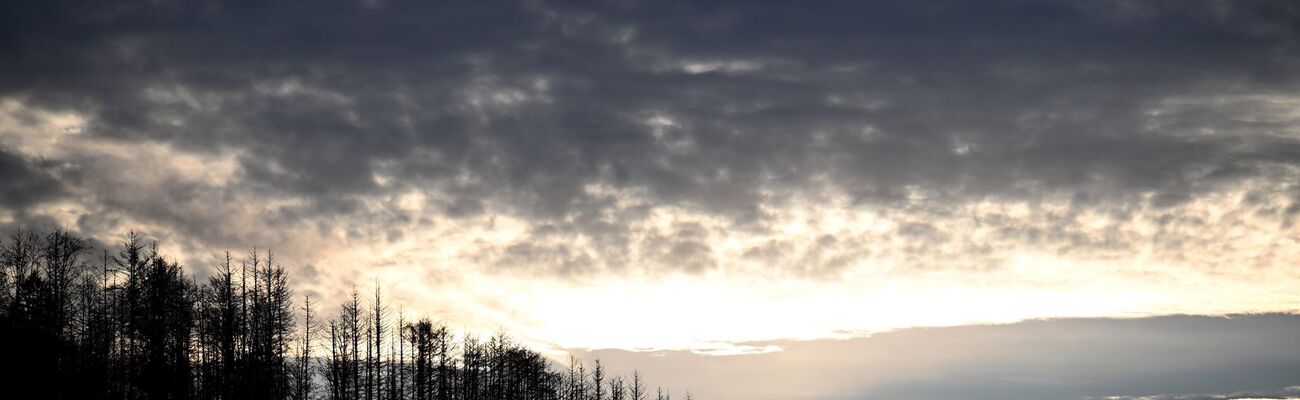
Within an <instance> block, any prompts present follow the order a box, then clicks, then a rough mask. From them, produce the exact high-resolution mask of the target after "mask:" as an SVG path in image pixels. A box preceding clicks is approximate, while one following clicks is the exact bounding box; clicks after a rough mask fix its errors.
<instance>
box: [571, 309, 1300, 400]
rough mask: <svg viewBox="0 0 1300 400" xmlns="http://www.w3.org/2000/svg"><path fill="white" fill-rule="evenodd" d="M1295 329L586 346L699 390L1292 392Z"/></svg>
mask: <svg viewBox="0 0 1300 400" xmlns="http://www.w3.org/2000/svg"><path fill="white" fill-rule="evenodd" d="M1298 333H1300V317H1297V316H1295V315H1279V314H1269V315H1236V316H1231V317H1230V318H1222V317H1191V316H1171V317H1158V318H1138V319H1069V320H1049V321H1030V322H1023V323H1018V324H1011V325H997V326H968V327H956V328H931V329H908V330H901V331H896V332H891V333H885V334H878V335H874V336H872V337H867V338H858V339H851V340H816V341H802V342H800V341H780V342H772V343H751V345H756V346H764V345H777V346H780V347H781V348H782V349H783V350H782V351H779V352H774V353H767V354H757V355H736V356H724V357H717V356H706V355H700V354H693V353H689V352H655V353H636V352H627V351H622V350H597V351H593V352H590V353H586V354H584V357H586V358H588V359H591V358H593V357H599V358H600V359H601V360H602V361H603V362H604V363H605V364H606V365H614V366H626V365H636V366H637V368H639V369H640V372H641V373H642V374H645V375H646V376H652V377H658V378H659V379H662V380H665V381H663V384H664V385H665V386H666V387H673V388H677V389H678V390H683V389H691V390H693V391H694V392H695V394H696V395H697V396H699V397H701V398H726V399H741V398H743V399H799V398H803V399H866V398H872V399H899V400H903V399H954V398H961V399H1044V400H1047V399H1125V400H1129V399H1153V400H1154V399H1232V398H1250V397H1254V398H1291V397H1295V396H1297V395H1300V393H1298V392H1297V390H1300V388H1297V387H1295V386H1296V383H1297V382H1300V372H1297V371H1300V351H1297V350H1300V341H1297V339H1296V338H1297V337H1300V336H1298V335H1297V334H1298ZM613 372H614V373H616V374H623V373H630V371H621V370H620V371H613ZM677 395H680V392H679V393H674V396H677Z"/></svg>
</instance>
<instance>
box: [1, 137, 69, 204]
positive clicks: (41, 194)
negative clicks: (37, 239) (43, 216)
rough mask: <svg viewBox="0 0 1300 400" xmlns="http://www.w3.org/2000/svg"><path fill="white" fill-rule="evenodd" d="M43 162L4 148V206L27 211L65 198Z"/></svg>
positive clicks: (2, 201) (2, 183)
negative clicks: (32, 207)
mask: <svg viewBox="0 0 1300 400" xmlns="http://www.w3.org/2000/svg"><path fill="white" fill-rule="evenodd" d="M40 164H41V163H39V162H32V161H30V160H27V159H25V158H24V157H22V156H20V155H17V154H13V153H11V152H9V151H7V149H5V148H4V147H0V192H3V193H4V194H5V195H4V196H3V197H0V206H3V207H5V208H13V209H23V208H26V207H27V206H30V205H33V204H37V203H40V202H41V201H42V200H46V199H49V198H53V197H58V196H59V195H61V194H62V192H63V188H62V185H61V184H60V183H59V181H58V180H57V179H55V178H54V177H52V176H50V174H49V173H48V172H46V169H47V168H49V167H50V166H42V165H40Z"/></svg>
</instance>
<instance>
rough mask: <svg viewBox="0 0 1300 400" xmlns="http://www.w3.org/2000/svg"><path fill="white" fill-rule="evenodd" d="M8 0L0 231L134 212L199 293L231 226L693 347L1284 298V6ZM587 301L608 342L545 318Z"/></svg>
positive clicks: (1298, 166) (336, 284)
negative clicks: (200, 279) (664, 324)
mask: <svg viewBox="0 0 1300 400" xmlns="http://www.w3.org/2000/svg"><path fill="white" fill-rule="evenodd" d="M9 14H10V15H11V17H10V18H8V19H9V20H10V22H12V23H9V24H6V25H7V26H6V27H4V28H0V29H3V32H0V51H2V52H3V54H5V56H6V57H5V58H6V62H4V63H0V176H3V177H4V180H3V182H0V189H3V192H4V194H5V195H4V197H3V198H0V207H3V208H0V223H3V224H5V225H6V226H8V227H10V228H13V227H17V226H28V227H48V226H56V225H63V226H68V227H70V228H73V229H74V230H76V231H78V232H81V233H83V234H86V235H89V236H91V237H94V238H95V239H98V240H100V241H101V242H103V243H112V242H114V241H116V240H117V238H119V237H120V235H121V234H123V233H124V232H125V231H126V230H127V229H132V228H135V229H139V230H143V231H145V232H147V233H148V234H149V235H151V236H153V237H156V238H159V239H161V240H162V241H163V243H164V245H165V246H166V248H168V249H170V250H172V251H171V252H172V254H177V255H178V257H181V258H182V260H183V261H185V263H186V264H187V265H189V266H190V267H191V268H193V269H194V270H195V271H196V272H197V273H199V274H203V273H205V271H206V269H207V268H208V267H209V266H210V265H212V256H213V255H214V254H216V253H218V252H219V251H221V250H225V249H235V250H239V249H244V248H248V247H251V246H252V245H254V244H256V245H259V246H263V247H272V248H274V249H277V250H278V251H280V253H281V254H282V255H283V256H284V257H283V258H282V259H284V260H286V261H287V263H288V264H289V266H290V267H291V268H292V269H293V270H294V271H295V272H294V274H295V276H296V277H297V278H298V281H299V282H300V287H301V288H300V290H304V291H312V292H323V293H327V294H338V293H342V292H344V291H346V290H348V287H349V286H350V285H354V284H361V283H364V282H369V281H370V280H371V279H373V278H379V279H382V280H384V281H389V282H396V283H395V284H394V286H396V289H395V293H394V295H395V296H398V297H399V298H400V299H401V300H403V301H405V302H406V303H408V304H411V305H412V307H416V308H421V309H424V310H427V311H431V312H434V313H436V314H438V315H440V316H443V317H445V318H448V319H450V320H452V321H454V322H457V323H460V324H463V325H465V326H468V327H475V328H478V329H492V328H494V327H497V326H504V327H507V328H509V329H512V330H515V331H517V332H520V333H521V334H524V335H526V336H530V337H532V338H533V339H535V340H539V341H547V342H554V343H557V344H559V345H562V346H566V347H575V346H576V347H583V346H587V347H623V348H695V349H700V350H701V351H709V349H714V348H717V347H718V346H721V348H730V347H727V346H734V344H732V343H735V342H737V341H743V340H769V339H781V338H818V337H840V336H845V335H848V336H852V335H856V334H861V333H864V332H872V331H880V330H887V329H894V328H900V327H907V326H918V325H924V326H929V325H953V324H962V323H970V322H981V321H994V322H1010V321H1015V320H1018V319H1023V318H1036V317H1056V316H1115V315H1149V314H1161V313H1174V312H1185V313H1211V314H1213V313H1228V312H1242V311H1294V310H1296V309H1297V305H1300V297H1298V296H1297V295H1296V294H1294V293H1295V290H1294V289H1295V288H1296V287H1297V284H1298V283H1300V281H1298V280H1300V278H1298V277H1297V276H1296V275H1295V274H1294V273H1293V272H1292V269H1293V268H1292V264H1293V263H1294V260H1296V259H1297V257H1300V243H1297V241H1296V240H1297V237H1298V236H1297V228H1296V227H1295V222H1296V216H1297V214H1300V187H1298V186H1297V183H1296V182H1300V124H1298V123H1297V119H1298V118H1300V96H1297V95H1295V93H1300V91H1297V89H1300V88H1298V87H1297V86H1300V85H1298V84H1300V81H1298V78H1300V75H1298V74H1296V73H1295V72H1294V71H1297V70H1300V47H1298V46H1300V43H1298V42H1297V39H1296V38H1297V37H1300V34H1297V32H1296V29H1297V26H1300V25H1297V24H1296V23H1295V22H1296V21H1297V20H1298V18H1300V7H1297V6H1296V5H1294V4H1291V3H1288V2H1282V1H1277V2H1271V1H1258V2H1240V3H1224V2H1211V1H1206V2H1178V3H1157V2H1127V1H1115V2H1097V3H1091V4H1084V5H1080V4H1075V3H1072V2H1051V1H1048V2H1017V1H995V2H980V3H972V2H937V3H929V4H925V5H918V4H913V3H912V2H879V3H872V4H869V5H868V4H859V3H855V2H846V3H837V4H821V5H816V6H807V5H795V4H790V3H786V2H771V3H763V2H738V3H729V2H655V3H644V4H643V3H640V2H635V1H629V2H605V3H599V4H590V5H581V6H575V5H567V4H553V3H548V2H542V1H523V2H491V3H484V2H437V3H436V4H426V2H405V1H382V0H376V1H360V2H355V1H348V2H342V1H329V2H319V3H312V4H304V3H294V2H268V3H260V4H249V3H243V2H217V1H213V2H199V3H194V2H168V1H161V2H159V1H151V2H113V3H112V4H108V3H105V4H98V3H94V4H83V3H81V2H60V1H51V2H41V3H39V4H26V5H20V6H14V7H13V9H12V10H11V12H9ZM597 296H600V297H599V298H602V299H608V300H607V301H596V300H594V299H596V298H597ZM593 302H595V303H600V304H596V305H593V306H592V308H593V309H594V310H597V311H599V312H601V313H604V314H605V315H610V316H611V317H609V318H612V319H613V321H616V322H618V323H617V324H609V325H611V326H610V327H608V330H602V329H596V328H594V327H587V325H592V324H594V325H600V324H599V323H598V322H599V319H592V318H582V319H579V318H571V319H573V320H570V319H566V317H565V316H564V315H566V314H572V312H571V310H570V309H568V308H565V307H564V305H566V304H568V305H570V307H577V308H580V305H581V304H588V303H593ZM896 304H906V306H905V307H896V306H893V305H896ZM843 305H848V306H851V307H853V308H851V310H856V312H845V311H843V310H842V309H841V308H840V307H842V306H843ZM760 306H761V307H763V308H759V307H760ZM548 310H549V311H548ZM561 310H562V311H563V312H561ZM808 310H815V311H814V312H809V311H808ZM953 310H959V311H953ZM646 315H653V316H654V317H656V318H657V320H659V321H663V320H665V319H667V320H673V321H676V322H679V323H682V324H687V323H690V324H696V325H697V326H696V327H695V328H693V329H681V330H671V332H669V333H665V332H664V331H665V330H667V329H663V328H652V327H644V326H643V325H648V324H649V323H648V322H644V319H645V318H644V316H646ZM792 321H797V323H793V322H792ZM573 324H581V325H582V326H584V327H587V328H590V329H589V330H587V331H586V332H595V333H592V334H590V335H587V336H583V335H579V334H578V333H575V332H573V329H571V328H572V327H573V326H574V325H573ZM619 327H623V328H619ZM627 327H634V328H638V329H640V330H639V331H640V332H649V333H645V334H634V333H629V332H628V331H627V330H628V329H630V328H627ZM610 338H616V339H610ZM760 350H761V349H760Z"/></svg>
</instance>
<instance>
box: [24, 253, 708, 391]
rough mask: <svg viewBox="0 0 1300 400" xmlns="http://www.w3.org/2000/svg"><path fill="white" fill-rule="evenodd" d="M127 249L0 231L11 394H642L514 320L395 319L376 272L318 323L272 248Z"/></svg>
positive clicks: (639, 383)
mask: <svg viewBox="0 0 1300 400" xmlns="http://www.w3.org/2000/svg"><path fill="white" fill-rule="evenodd" d="M117 247H118V248H117V250H116V254H115V255H112V256H110V252H109V251H107V250H103V251H101V252H100V254H99V256H98V257H93V259H94V261H91V259H92V257H90V254H92V249H91V247H90V245H89V244H88V242H87V241H85V240H83V239H81V238H78V237H76V236H74V235H72V234H71V233H69V232H68V231H65V230H61V229H60V230H55V231H54V232H51V233H49V234H47V235H39V234H36V233H34V232H27V231H20V232H16V233H13V234H11V235H9V236H8V237H7V238H5V239H3V240H0V343H6V344H10V346H9V351H8V352H7V353H6V354H5V358H4V359H3V360H4V361H3V362H4V363H5V365H6V366H7V367H9V368H7V370H8V371H11V372H10V373H7V374H0V376H3V378H2V379H4V380H5V381H0V384H3V385H4V386H3V387H5V388H6V395H7V396H6V397H7V398H51V399H131V400H133V399H148V400H153V399H277V400H278V399H295V400H307V399H313V400H314V399H330V400H334V399H339V400H343V399H367V400H434V399H436V400H646V396H647V391H646V385H645V382H644V381H643V380H642V378H641V375H640V372H635V371H634V372H633V374H632V378H631V381H630V382H625V381H624V380H623V378H622V377H613V378H611V379H608V380H607V379H606V376H605V373H606V371H605V366H604V364H602V363H601V362H600V361H599V360H596V361H595V362H594V363H593V368H592V370H591V372H590V373H588V372H587V370H586V367H585V366H584V365H583V363H582V361H581V360H579V359H577V358H576V357H574V358H571V359H570V363H569V367H568V370H567V371H564V372H561V371H559V370H557V369H556V368H555V364H554V363H553V362H551V361H550V360H548V359H547V358H545V357H543V356H542V355H541V354H539V353H537V352H535V351H532V350H530V349H528V348H526V347H525V346H523V345H521V344H519V343H518V342H516V341H515V340H514V339H512V338H511V337H510V336H508V335H506V334H505V333H503V332H502V333H498V334H496V335H493V336H492V337H490V338H487V340H481V339H479V338H477V337H475V336H473V335H469V334H465V335H462V336H461V339H460V341H459V342H458V341H457V340H456V335H455V334H453V332H452V331H451V329H449V328H448V327H447V325H446V324H443V323H441V322H437V321H434V320H432V319H429V318H427V317H425V318H420V319H418V320H417V321H416V322H414V323H408V322H407V320H406V317H405V315H404V313H402V312H400V311H399V312H398V313H397V314H398V315H397V317H396V321H390V319H389V318H390V316H389V313H388V312H387V309H386V308H385V306H384V298H383V292H382V290H381V287H380V286H379V285H378V283H376V285H375V289H374V296H373V298H372V299H371V300H370V302H369V303H370V304H369V306H370V307H369V308H368V309H363V306H362V301H361V297H360V295H359V294H358V293H357V292H356V291H355V290H353V291H352V293H351V296H350V297H349V298H348V299H347V301H345V302H344V303H343V304H342V306H341V307H340V308H339V310H338V313H337V314H336V315H335V316H334V317H333V318H330V319H329V320H328V321H326V322H325V323H324V324H321V323H320V322H318V321H317V318H316V311H315V309H314V305H315V304H316V299H315V298H314V297H312V296H309V295H304V296H303V301H302V304H301V306H300V307H295V305H294V304H293V301H292V291H291V290H290V282H289V279H288V274H287V273H286V272H285V269H284V267H283V266H281V265H280V264H279V263H278V262H277V260H276V256H275V254H274V253H272V252H269V251H268V252H265V253H263V252H261V251H258V250H256V249H254V250H253V251H251V252H249V254H248V256H247V257H245V258H244V259H242V260H240V261H238V262H236V261H235V258H234V257H233V256H232V255H231V254H230V253H229V252H226V253H224V254H223V256H222V257H220V258H219V259H218V261H217V262H216V265H215V268H214V271H213V273H212V275H211V276H210V277H208V278H207V280H206V282H204V283H203V284H199V283H197V282H195V281H194V279H192V278H190V277H189V276H188V275H186V274H185V272H184V269H183V268H181V266H180V265H179V264H178V263H177V262H175V261H173V260H172V259H170V258H168V257H165V256H164V255H163V254H162V253H160V252H159V250H158V245H157V243H154V242H146V240H145V239H144V238H143V236H141V235H139V234H137V233H135V232H131V233H129V234H127V235H126V237H125V239H124V240H123V241H122V242H121V243H120V244H119V245H118V246H117ZM295 309H297V310H300V314H299V315H297V316H295V312H294V311H295ZM299 319H300V321H301V322H299ZM390 322H391V323H392V324H390ZM318 334H324V335H326V336H325V337H324V339H325V341H326V342H327V343H324V344H323V345H321V346H322V347H324V346H325V345H327V346H328V347H327V351H324V352H323V354H322V355H321V356H319V357H317V356H316V353H315V351H314V350H315V349H316V346H317V345H318V344H317V343H316V339H317V335H318ZM363 343H364V349H363ZM384 343H388V344H387V345H386V346H385V344H384ZM385 350H387V356H386V357H387V359H386V360H385ZM588 377H590V378H591V379H590V381H588V379H587V378H588ZM318 380H319V381H321V382H323V383H324V385H316V382H317V381H318ZM606 385H608V392H606V387H607V386H606ZM661 393H663V392H661ZM686 396H687V398H688V400H689V399H692V398H693V397H692V395H691V394H690V392H687V395H686ZM662 397H663V398H665V399H666V398H667V395H666V394H662Z"/></svg>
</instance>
